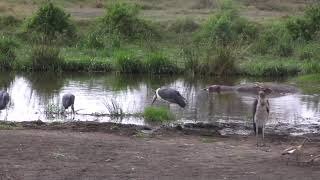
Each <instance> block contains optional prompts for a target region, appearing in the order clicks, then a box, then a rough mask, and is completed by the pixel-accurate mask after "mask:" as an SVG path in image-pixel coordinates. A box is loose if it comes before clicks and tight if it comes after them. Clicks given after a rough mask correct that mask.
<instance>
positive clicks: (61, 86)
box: [0, 73, 320, 125]
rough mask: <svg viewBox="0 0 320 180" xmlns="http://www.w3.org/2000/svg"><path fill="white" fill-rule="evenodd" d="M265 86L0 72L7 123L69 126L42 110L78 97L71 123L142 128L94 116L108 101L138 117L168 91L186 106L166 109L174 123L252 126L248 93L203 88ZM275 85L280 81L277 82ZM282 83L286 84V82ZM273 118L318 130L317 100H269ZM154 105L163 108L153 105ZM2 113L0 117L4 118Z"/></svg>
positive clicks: (274, 121)
mask: <svg viewBox="0 0 320 180" xmlns="http://www.w3.org/2000/svg"><path fill="white" fill-rule="evenodd" d="M255 81H260V82H263V81H268V82H270V81H271V82H272V81H275V80H261V79H259V80H258V79H247V78H241V77H239V78H233V79H214V78H207V79H206V78H194V77H191V78H187V77H183V76H163V75H162V76H147V75H116V74H107V73H94V74H88V73H70V74H64V75H57V74H52V73H32V74H15V73H9V74H8V73H0V89H7V91H8V92H9V94H10V95H11V99H12V104H11V106H10V108H9V111H8V120H9V121H32V120H38V119H40V120H42V121H49V122H50V121H57V120H59V121H72V119H71V118H68V117H67V118H61V117H57V118H47V117H46V116H45V115H44V113H43V112H44V111H45V109H46V107H47V106H48V105H49V104H54V105H59V104H61V97H62V95H63V94H64V93H67V92H71V93H73V94H74V95H75V96H76V100H75V109H76V110H79V111H78V114H77V115H76V118H75V120H80V121H100V122H104V121H115V122H120V123H130V124H138V125H142V124H146V123H145V122H144V119H143V118H138V117H126V118H122V119H112V118H110V117H108V116H100V117H97V116H93V115H90V114H92V113H97V114H99V113H108V110H107V108H106V107H105V103H110V101H111V99H113V100H115V101H116V102H118V103H119V105H120V107H121V108H122V109H123V111H124V112H125V113H139V112H142V111H143V110H144V108H145V107H147V106H150V104H151V101H152V96H153V95H154V90H155V89H156V88H158V87H163V86H167V87H172V88H175V89H177V90H179V91H180V92H181V94H182V95H183V96H184V97H186V99H187V102H188V105H187V107H186V108H185V109H181V108H180V107H178V106H176V105H170V110H171V111H172V112H174V114H175V116H176V119H177V122H209V123H210V122H225V123H228V122H233V123H250V122H251V117H252V114H251V109H252V103H253V100H254V98H255V96H254V95H250V94H236V93H229V94H220V95H218V94H214V93H211V94H209V93H207V92H205V91H203V90H201V89H202V88H204V87H206V86H208V85H211V84H227V85H233V84H239V83H245V82H255ZM277 82H279V80H277ZM280 82H282V83H286V80H281V81H280ZM269 99H270V104H271V116H270V120H269V122H268V124H269V125H276V124H281V123H285V124H290V125H307V124H315V125H320V113H319V100H320V96H319V95H305V94H289V95H282V96H274V97H269ZM156 105H166V104H164V103H161V102H157V103H156ZM4 115H5V112H4V111H2V112H1V114H0V120H3V119H4Z"/></svg>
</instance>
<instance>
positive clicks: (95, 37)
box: [85, 31, 121, 48]
mask: <svg viewBox="0 0 320 180" xmlns="http://www.w3.org/2000/svg"><path fill="white" fill-rule="evenodd" d="M120 44H121V40H120V36H119V35H118V34H114V33H109V34H102V33H100V32H99V31H93V32H90V33H89V34H88V36H87V38H86V42H85V45H86V47H89V48H119V47H120Z"/></svg>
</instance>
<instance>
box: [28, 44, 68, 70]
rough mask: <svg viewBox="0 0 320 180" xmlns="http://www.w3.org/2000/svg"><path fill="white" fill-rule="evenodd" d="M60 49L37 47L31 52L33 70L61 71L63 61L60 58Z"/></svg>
mask: <svg viewBox="0 0 320 180" xmlns="http://www.w3.org/2000/svg"><path fill="white" fill-rule="evenodd" d="M59 53H60V49H59V48H56V47H52V46H47V45H41V46H36V47H34V48H33V49H32V52H31V57H30V59H31V62H32V70H34V71H47V70H52V71H57V70H60V68H61V64H62V63H63V62H62V59H61V58H60V57H59Z"/></svg>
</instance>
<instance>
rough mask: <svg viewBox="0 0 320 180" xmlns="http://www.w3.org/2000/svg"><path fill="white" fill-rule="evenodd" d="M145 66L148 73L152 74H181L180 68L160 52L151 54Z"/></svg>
mask: <svg viewBox="0 0 320 180" xmlns="http://www.w3.org/2000/svg"><path fill="white" fill-rule="evenodd" d="M145 64H146V69H147V71H148V72H149V73H152V74H172V73H178V72H179V68H178V66H177V65H176V64H174V63H173V62H172V61H171V60H170V59H169V58H168V57H167V56H165V55H164V54H163V53H160V52H154V53H150V54H149V55H148V57H147V59H146V61H145Z"/></svg>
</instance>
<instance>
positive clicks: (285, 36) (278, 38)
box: [253, 22, 294, 57]
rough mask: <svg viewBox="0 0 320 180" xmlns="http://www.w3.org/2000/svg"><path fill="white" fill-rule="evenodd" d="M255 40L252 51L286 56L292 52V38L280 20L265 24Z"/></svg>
mask: <svg viewBox="0 0 320 180" xmlns="http://www.w3.org/2000/svg"><path fill="white" fill-rule="evenodd" d="M264 29H265V30H263V31H262V32H261V34H260V35H259V37H258V39H257V41H256V42H255V43H254V44H253V47H254V52H255V53H258V54H262V55H265V54H272V55H276V56H282V57H288V56H291V55H292V54H293V48H294V47H293V39H292V37H291V36H290V33H289V31H288V29H287V28H286V26H285V24H284V23H282V22H276V23H272V24H268V25H266V26H265V28H264Z"/></svg>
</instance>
